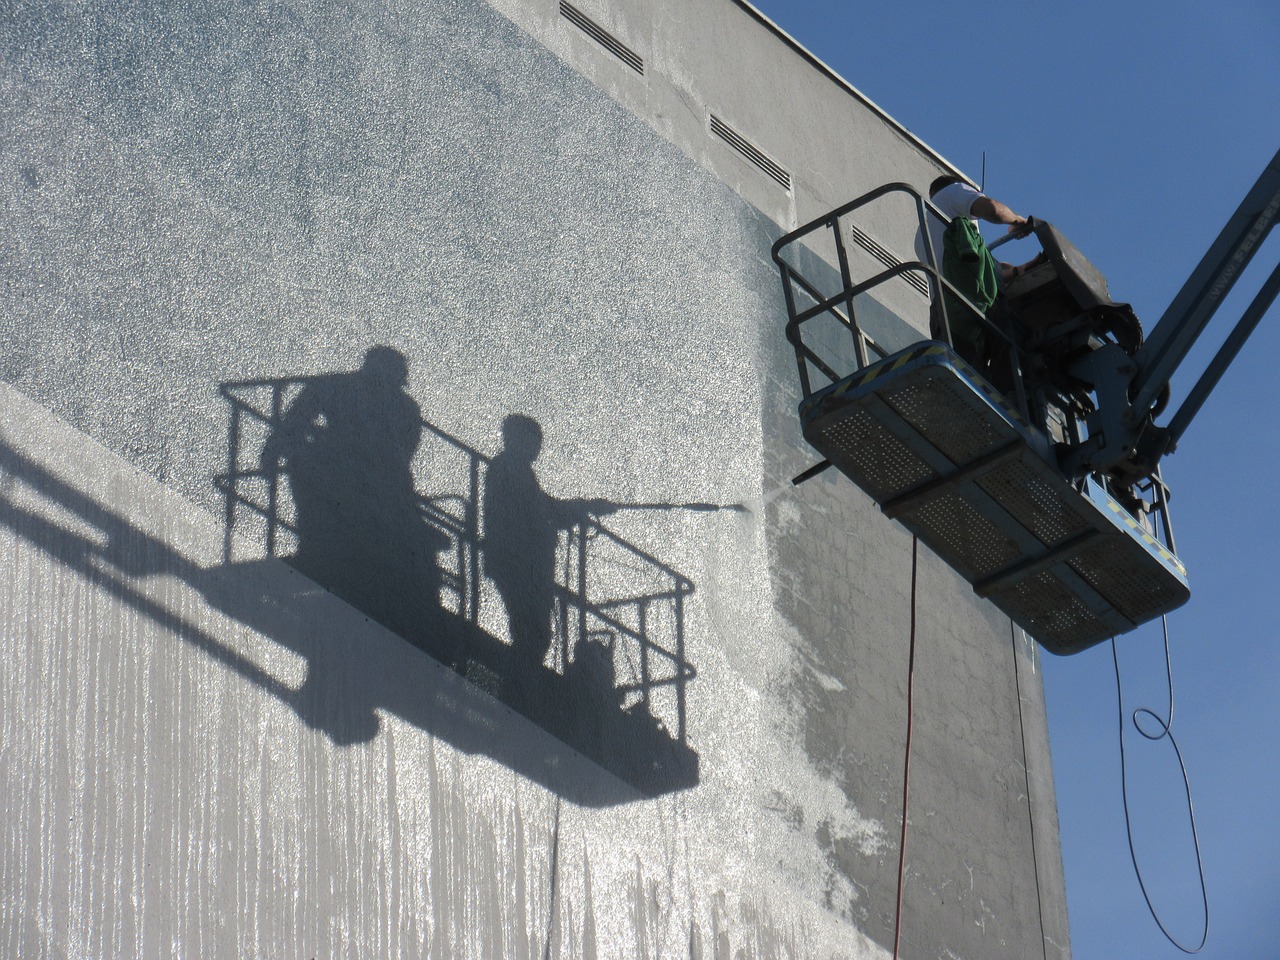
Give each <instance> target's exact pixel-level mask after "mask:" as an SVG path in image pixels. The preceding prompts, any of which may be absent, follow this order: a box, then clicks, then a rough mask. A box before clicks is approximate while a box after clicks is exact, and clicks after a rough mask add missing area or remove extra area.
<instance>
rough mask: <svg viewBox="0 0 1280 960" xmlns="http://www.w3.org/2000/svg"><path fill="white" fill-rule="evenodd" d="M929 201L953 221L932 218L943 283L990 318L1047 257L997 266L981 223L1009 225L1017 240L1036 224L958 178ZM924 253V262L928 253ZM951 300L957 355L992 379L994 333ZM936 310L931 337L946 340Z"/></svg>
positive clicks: (938, 186) (936, 184) (947, 180)
mask: <svg viewBox="0 0 1280 960" xmlns="http://www.w3.org/2000/svg"><path fill="white" fill-rule="evenodd" d="M929 199H930V200H931V201H932V202H933V205H934V206H935V207H937V208H938V209H939V210H940V211H941V212H942V213H943V214H945V215H946V216H947V217H949V218H951V220H950V223H944V222H942V221H941V220H940V219H938V217H937V216H934V215H930V216H929V229H928V238H929V242H930V243H931V245H932V247H933V251H934V256H935V259H934V262H935V263H937V264H938V265H939V266H940V267H941V268H942V275H943V277H945V278H946V280H947V281H948V282H949V283H950V284H952V285H953V286H954V287H955V288H956V289H958V290H959V291H960V292H961V293H963V294H964V295H965V297H966V298H967V299H968V300H969V301H970V302H971V303H973V304H974V305H975V306H977V307H978V308H979V309H980V310H981V311H982V312H983V313H984V314H988V313H989V311H990V310H991V308H992V307H993V305H994V304H995V303H996V301H997V298H998V297H999V294H1000V292H1001V290H1002V289H1003V287H1004V285H1005V284H1007V283H1008V282H1009V281H1010V280H1012V279H1013V278H1014V277H1017V276H1020V275H1021V274H1023V273H1025V272H1026V271H1027V270H1029V269H1030V268H1031V267H1033V266H1035V265H1036V264H1037V263H1039V262H1041V261H1042V260H1043V257H1044V255H1043V254H1040V255H1038V256H1037V257H1036V258H1035V259H1033V260H1031V261H1029V262H1028V263H1025V264H1022V265H1019V266H1013V265H1012V264H1008V263H1000V262H997V261H996V260H995V258H994V257H993V256H992V255H991V252H990V251H989V250H988V249H987V246H986V243H984V242H983V240H982V235H981V234H980V233H979V232H978V227H977V223H976V221H977V220H978V219H982V220H986V221H988V222H989V223H997V224H1007V225H1008V227H1009V232H1010V233H1013V234H1019V233H1026V232H1027V231H1028V230H1029V229H1030V222H1029V221H1028V220H1027V218H1026V217H1024V216H1021V215H1020V214H1017V213H1014V211H1013V210H1012V209H1010V208H1009V207H1008V206H1006V205H1005V204H1003V203H1001V202H1000V201H999V200H994V199H992V198H991V197H988V196H986V195H985V194H983V193H980V192H979V191H977V190H975V189H974V188H973V187H972V186H970V185H969V184H968V183H966V182H965V181H964V180H963V179H962V178H960V177H958V176H954V175H947V176H942V177H938V178H937V179H936V180H934V181H933V183H931V184H930V185H929ZM923 242H924V240H923V238H920V240H919V241H918V243H919V244H923ZM919 253H920V255H921V259H922V260H924V259H925V257H924V255H923V251H919ZM926 262H927V261H926ZM945 300H946V307H947V318H948V320H949V321H950V326H951V342H952V346H953V347H954V348H955V351H956V353H958V354H959V355H960V356H961V357H963V358H964V359H965V360H968V361H969V362H970V363H971V364H973V365H974V366H975V367H977V368H978V369H979V371H980V372H983V373H990V370H991V360H992V359H993V355H994V351H993V347H995V344H993V343H992V342H991V340H992V339H993V338H992V336H991V334H990V331H989V330H988V329H987V327H986V326H985V325H984V324H983V323H982V322H981V321H980V320H979V319H978V317H976V316H975V315H974V314H973V312H972V311H971V310H970V309H968V308H967V307H966V306H964V305H963V304H962V303H961V302H960V301H959V300H957V299H955V297H954V296H952V295H951V294H949V293H948V294H946V296H945ZM936 307H937V304H936V301H935V309H934V310H933V312H932V315H931V317H930V335H931V336H933V337H934V338H935V339H943V338H944V337H945V330H946V328H945V326H944V324H943V320H942V312H941V311H940V310H938V309H936Z"/></svg>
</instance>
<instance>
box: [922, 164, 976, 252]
mask: <svg viewBox="0 0 1280 960" xmlns="http://www.w3.org/2000/svg"><path fill="white" fill-rule="evenodd" d="M982 196H983V194H981V193H979V192H978V191H977V190H975V189H973V187H971V186H969V185H968V184H967V183H952V184H948V185H947V186H945V187H943V188H942V189H941V190H939V191H938V192H937V193H935V194H934V195H933V197H932V201H933V205H934V206H935V207H937V208H938V209H939V210H941V211H942V212H943V213H944V214H946V215H947V216H948V217H950V218H951V219H953V220H954V219H955V218H956V217H968V218H969V219H970V220H976V219H977V218H976V217H974V216H972V214H971V213H970V211H971V210H973V204H974V201H976V200H978V199H979V198H980V197H982ZM928 217H929V220H928V223H929V239H930V240H931V241H933V250H934V253H936V254H937V256H938V260H937V263H938V266H939V268H941V266H942V234H943V231H945V230H946V229H947V225H946V224H945V223H943V222H942V221H941V220H939V219H938V218H937V217H935V216H934V215H933V214H932V212H930V213H929V214H928ZM916 256H917V257H919V258H920V260H921V262H923V263H928V262H929V258H928V257H927V256H925V250H924V240H923V238H921V237H917V238H916Z"/></svg>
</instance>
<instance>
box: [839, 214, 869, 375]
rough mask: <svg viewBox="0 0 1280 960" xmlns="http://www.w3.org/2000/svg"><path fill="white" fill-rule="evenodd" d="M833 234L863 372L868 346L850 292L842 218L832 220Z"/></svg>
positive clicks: (852, 331) (855, 353) (854, 342)
mask: <svg viewBox="0 0 1280 960" xmlns="http://www.w3.org/2000/svg"><path fill="white" fill-rule="evenodd" d="M831 232H832V233H833V234H835V240H836V258H837V259H838V260H839V262H840V283H841V284H843V286H842V287H841V289H842V290H844V291H845V294H846V295H845V298H844V300H845V309H846V310H848V311H849V330H850V332H851V333H852V334H853V350H854V356H856V357H857V359H858V369H859V370H861V369H862V368H863V367H865V366H866V365H867V345H866V344H865V343H863V341H862V328H861V327H859V326H858V317H857V313H856V312H855V310H854V307H853V295H852V294H850V293H849V290H851V289H852V288H853V274H852V273H851V272H850V270H849V251H848V250H846V249H845V245H844V231H842V230H841V229H840V218H839V217H833V218H832V219H831Z"/></svg>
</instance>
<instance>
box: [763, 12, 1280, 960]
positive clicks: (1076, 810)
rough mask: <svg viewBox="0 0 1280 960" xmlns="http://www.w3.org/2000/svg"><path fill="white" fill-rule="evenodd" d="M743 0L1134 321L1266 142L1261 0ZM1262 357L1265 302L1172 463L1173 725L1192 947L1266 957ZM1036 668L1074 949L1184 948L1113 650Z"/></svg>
mask: <svg viewBox="0 0 1280 960" xmlns="http://www.w3.org/2000/svg"><path fill="white" fill-rule="evenodd" d="M754 2H755V5H756V6H757V7H758V8H759V9H760V10H761V11H762V12H763V13H765V14H766V15H767V16H769V17H770V18H771V19H773V20H774V21H775V22H776V23H777V24H778V25H779V26H781V27H782V28H783V29H784V30H786V31H787V32H788V33H790V34H791V35H792V36H793V37H795V38H796V39H797V40H798V41H799V42H801V43H802V44H804V45H805V46H806V47H807V48H808V49H809V50H811V51H812V52H813V53H814V54H815V55H817V56H818V57H819V58H820V59H822V60H823V61H824V62H826V63H827V64H828V65H829V66H831V67H832V68H833V69H834V70H835V71H836V72H837V73H839V74H840V75H841V76H843V77H844V78H845V79H847V80H848V81H849V82H850V83H852V84H853V85H854V86H855V87H857V88H858V89H859V90H861V91H862V92H863V93H864V94H866V95H867V96H868V97H870V98H871V99H872V100H874V101H875V102H876V103H877V104H879V105H880V106H881V107H882V108H884V109H885V110H887V111H888V112H889V113H890V114H891V115H892V116H894V117H895V118H896V119H897V120H898V121H899V122H901V123H902V124H904V125H905V126H906V127H908V128H909V129H910V130H911V131H912V132H913V133H915V134H916V135H917V136H919V137H920V138H921V139H923V140H924V141H925V142H926V143H928V144H929V145H930V146H932V147H933V148H934V149H935V150H937V151H938V152H940V153H941V154H942V155H943V156H944V157H946V158H947V159H948V160H950V161H951V162H952V163H954V164H956V165H957V166H959V167H960V168H961V169H963V170H965V171H966V172H967V173H969V174H970V175H971V176H973V177H974V178H975V179H976V178H977V177H978V176H979V175H980V172H981V168H982V155H983V151H986V155H987V163H986V185H987V190H988V193H990V194H991V195H993V196H995V197H997V198H998V199H1001V200H1003V201H1005V202H1006V203H1008V204H1009V205H1010V206H1011V207H1013V208H1014V209H1015V210H1016V211H1018V212H1019V213H1023V214H1028V215H1034V216H1039V217H1043V218H1044V219H1047V220H1050V221H1052V222H1053V223H1054V224H1056V225H1057V226H1058V227H1059V228H1060V229H1062V230H1063V232H1065V233H1066V235H1067V236H1069V237H1070V238H1071V239H1072V241H1073V242H1074V243H1075V244H1076V245H1077V246H1078V247H1079V248H1080V249H1081V250H1082V251H1084V253H1085V254H1086V255H1087V256H1088V257H1089V258H1090V259H1091V260H1093V262H1094V263H1095V264H1096V265H1097V266H1098V267H1099V268H1100V269H1101V270H1102V272H1103V273H1104V274H1106V276H1107V278H1108V281H1109V283H1110V287H1111V292H1112V295H1113V297H1115V299H1117V300H1122V301H1128V302H1130V303H1132V304H1133V306H1134V308H1135V310H1136V311H1137V313H1138V315H1139V316H1140V317H1141V318H1142V319H1143V321H1144V325H1145V326H1146V328H1147V329H1148V330H1150V328H1151V327H1152V326H1153V325H1154V324H1155V322H1156V320H1158V319H1159V317H1160V315H1161V313H1162V312H1163V311H1164V309H1165V307H1166V306H1167V305H1168V304H1169V301H1170V300H1171V299H1172V298H1173V295H1174V294H1175V293H1176V292H1177V290H1178V289H1179V287H1180V286H1181V285H1182V282H1183V281H1184V280H1185V279H1186V277H1187V275H1188V274H1189V273H1190V272H1191V270H1192V269H1193V268H1194V266H1195V265H1196V263H1197V262H1198V261H1199V259H1200V256H1201V255H1202V254H1203V253H1204V251H1205V249H1206V248H1207V247H1208V245H1209V243H1210V242H1211V241H1212V240H1213V239H1214V237H1216V236H1217V233H1218V231H1219V230H1220V229H1221V228H1222V226H1223V225H1224V224H1225V222H1226V220H1227V218H1228V217H1229V216H1230V214H1231V213H1232V212H1233V211H1234V210H1235V208H1236V205H1237V204H1238V203H1239V202H1240V200H1241V199H1242V198H1243V196H1244V194H1245V192H1246V191H1247V189H1248V188H1249V187H1250V186H1251V185H1252V184H1253V181H1254V179H1255V178H1256V177H1257V176H1258V174H1259V173H1260V172H1261V171H1262V169H1263V167H1264V166H1265V165H1266V163H1267V161H1269V160H1270V159H1271V157H1272V156H1273V155H1274V154H1275V152H1276V150H1277V148H1280V123H1277V119H1280V108H1278V107H1277V100H1278V99H1280V55H1277V52H1276V49H1277V47H1276V45H1277V40H1280V4H1277V3H1275V0H1255V2H1245V0H1225V2H1220V3H1215V4H1209V3H1204V2H1203V0H1201V2H1196V3H1189V2H1178V0H1172V2H1165V3H1161V4H1155V3H1133V2H1124V0H1113V2H1110V3H1099V2H1092V0H1078V2H1073V3H1069V4H1068V3H1059V4H1045V3H1018V4H1013V3H1002V2H997V3H988V4H984V5H982V6H981V7H977V6H974V5H970V4H955V3H949V4H944V3H937V2H911V0H900V2H898V3H895V4H856V5H855V4H852V3H848V2H838V0H754ZM850 199H851V198H850ZM1276 234H1277V235H1278V236H1273V237H1272V239H1271V240H1270V241H1269V242H1268V244H1267V245H1266V247H1265V248H1264V250H1263V251H1262V253H1261V254H1259V256H1258V257H1257V258H1256V260H1255V263H1254V266H1253V268H1252V269H1251V271H1250V272H1249V274H1248V275H1246V277H1245V278H1244V279H1243V280H1242V281H1241V282H1240V284H1239V285H1238V287H1237V290H1238V291H1239V292H1238V293H1237V294H1235V295H1233V298H1232V300H1231V301H1229V302H1228V304H1227V305H1226V306H1225V307H1224V309H1223V310H1222V311H1221V312H1220V314H1219V316H1218V317H1217V319H1216V323H1215V325H1214V327H1211V328H1210V330H1209V331H1208V332H1207V333H1206V335H1205V337H1204V338H1202V339H1203V341H1204V343H1203V344H1202V345H1201V346H1200V347H1199V348H1198V349H1197V351H1195V352H1193V354H1192V356H1191V358H1189V359H1188V361H1187V362H1186V363H1185V364H1184V365H1183V369H1182V370H1181V371H1180V372H1179V375H1178V377H1177V378H1175V380H1174V397H1173V402H1172V404H1171V407H1170V409H1171V410H1172V409H1176V404H1177V403H1178V398H1179V396H1180V395H1181V394H1182V393H1184V392H1185V390H1186V389H1187V387H1188V386H1189V385H1190V382H1191V381H1192V378H1193V376H1194V374H1195V373H1196V372H1198V371H1199V369H1200V368H1201V367H1202V366H1203V364H1204V362H1205V361H1206V360H1207V357H1208V355H1209V353H1210V352H1211V350H1212V348H1213V347H1214V346H1216V343H1217V341H1218V340H1219V339H1221V337H1222V336H1223V335H1225V330H1226V328H1227V327H1229V326H1230V322H1231V321H1234V319H1235V318H1236V317H1238V316H1239V314H1240V311H1241V310H1242V309H1243V307H1244V304H1245V303H1247V301H1248V299H1249V298H1250V297H1251V295H1252V293H1253V292H1254V291H1255V290H1256V289H1257V287H1258V286H1259V285H1260V283H1261V280H1262V278H1263V277H1264V276H1265V275H1266V273H1267V272H1268V271H1269V270H1270V269H1271V267H1272V266H1274V264H1275V263H1276V262H1277V260H1278V259H1280V230H1277V231H1276ZM1215 328H1217V329H1216V330H1215ZM1278 357H1280V304H1278V305H1276V306H1275V307H1273V308H1272V310H1271V313H1270V315H1269V316H1268V317H1267V318H1266V319H1265V320H1264V321H1263V323H1262V326H1261V327H1260V329H1259V330H1258V331H1257V332H1256V333H1255V334H1254V336H1253V338H1252V340H1251V341H1250V342H1249V345H1248V347H1247V348H1246V351H1245V353H1244V355H1242V356H1241V357H1240V358H1239V359H1238V360H1237V361H1236V363H1235V364H1234V365H1233V366H1232V368H1231V370H1230V371H1229V372H1228V373H1227V376H1226V377H1225V378H1224V380H1223V382H1222V384H1221V385H1220V386H1219V387H1218V389H1217V390H1216V391H1215V393H1214V394H1213V396H1212V397H1211V398H1210V400H1209V402H1208V403H1207V404H1206V406H1205V408H1204V409H1203V410H1202V411H1201V413H1200V415H1199V416H1198V418H1197V419H1196V421H1195V422H1194V423H1193V424H1192V426H1191V427H1190V429H1189V430H1188V432H1187V434H1186V436H1185V437H1184V438H1183V441H1182V444H1181V446H1180V448H1179V450H1178V451H1177V452H1176V453H1175V454H1174V455H1173V456H1172V457H1171V458H1169V459H1168V460H1167V461H1166V466H1165V477H1166V480H1167V481H1168V483H1169V485H1170V487H1171V489H1172V491H1173V515H1174V531H1175V533H1176V535H1177V546H1178V552H1179V554H1180V556H1181V557H1182V559H1183V561H1184V562H1185V563H1186V565H1187V567H1188V569H1189V576H1190V580H1191V587H1192V597H1191V601H1190V603H1189V604H1188V605H1187V606H1186V607H1184V608H1183V609H1181V610H1179V611H1177V612H1176V613H1174V614H1173V615H1172V616H1171V617H1170V618H1169V630H1170V635H1171V640H1172V651H1173V652H1172V656H1173V669H1174V681H1175V684H1176V697H1177V708H1176V714H1175V720H1174V726H1173V729H1174V733H1175V735H1176V737H1177V739H1178V743H1179V746H1180V747H1181V749H1182V752H1183V755H1184V757H1185V759H1186V761H1187V766H1188V768H1189V774H1190V778H1191V786H1192V791H1193V796H1194V800H1195V809H1196V817H1197V823H1198V826H1199V833H1200V843H1201V847H1202V851H1203V855H1204V868H1205V875H1206V880H1207V883H1208V892H1209V907H1210V930H1209V940H1208V944H1207V946H1206V947H1205V949H1204V951H1203V952H1202V954H1201V956H1203V957H1206V958H1231V960H1242V958H1254V957H1257V958H1267V957H1274V956H1277V955H1278V954H1280V946H1277V945H1278V944H1280V748H1278V747H1277V740H1278V738H1280V698H1278V697H1277V696H1276V693H1275V691H1276V688H1277V686H1278V685H1280V644H1277V643H1276V642H1275V639H1276V634H1277V632H1278V631H1277V629H1276V625H1277V618H1276V613H1275V605H1274V599H1275V596H1276V594H1277V593H1280V580H1278V578H1277V575H1276V570H1277V557H1276V555H1275V546H1274V543H1275V540H1276V537H1275V534H1276V532H1277V531H1278V530H1280V507H1278V506H1277V502H1276V494H1277V492H1278V491H1277V487H1278V486H1280V482H1278V481H1277V474H1278V472H1280V453H1277V444H1276V441H1275V432H1276V430H1275V424H1276V421H1277V419H1278V418H1280V368H1277V366H1276V364H1275V362H1274V361H1275V360H1276V358H1278ZM1119 650H1120V658H1121V667H1122V671H1123V676H1124V684H1125V699H1126V710H1127V711H1131V710H1132V709H1133V708H1134V707H1137V706H1143V705H1147V706H1150V707H1152V708H1153V709H1155V710H1156V711H1157V712H1159V713H1164V712H1165V711H1166V710H1167V700H1168V696H1167V692H1166V690H1165V678H1164V665H1163V648H1162V645H1161V635H1160V630H1159V624H1158V623H1157V624H1154V625H1148V626H1147V627H1145V628H1142V629H1140V630H1138V631H1135V632H1134V633H1132V634H1129V635H1126V636H1124V637H1122V638H1121V639H1120V641H1119ZM1043 663H1044V678H1045V688H1046V691H1047V695H1048V700H1049V723H1050V735H1051V738H1052V744H1053V756H1054V772H1055V777H1056V781H1057V790H1058V807H1059V818H1060V821H1061V831H1062V847H1063V859H1064V862H1065V868H1066V876H1067V898H1068V905H1069V911H1070V919H1071V935H1072V945H1073V953H1074V956H1075V958H1076V960H1117V958H1125V960H1147V958H1165V957H1177V956H1181V954H1180V953H1179V952H1178V951H1177V950H1176V949H1175V948H1174V947H1173V946H1171V945H1170V944H1169V943H1168V942H1167V941H1166V940H1165V939H1164V937H1163V936H1162V935H1161V933H1160V931H1159V929H1158V928H1157V927H1156V925H1155V923H1154V922H1153V921H1152V919H1151V917H1150V915H1149V914H1148V912H1147V908H1146V905H1145V904H1144V902H1143V899H1142V894H1141V891H1140V890H1139V887H1138V883H1137V881H1136V879H1135V878H1134V873H1133V868H1132V866H1131V864H1130V861H1129V853H1128V847H1127V844H1126V840H1125V834H1124V820H1123V812H1122V808H1121V801H1120V778H1119V757H1118V751H1117V714H1116V699H1115V697H1116V693H1115V679H1114V674H1113V669H1112V662H1111V653H1110V648H1109V646H1107V645H1103V646H1100V647H1096V648H1094V649H1092V650H1089V651H1086V652H1085V653H1082V654H1078V655H1076V656H1074V657H1070V658H1054V657H1052V656H1049V655H1046V656H1045V658H1044V660H1043ZM1126 748H1127V750H1128V754H1129V759H1130V784H1131V794H1130V804H1131V809H1132V810H1133V813H1134V820H1135V842H1136V843H1137V845H1138V850H1139V856H1140V857H1141V859H1142V864H1143V868H1144V875H1145V876H1146V879H1147V884H1148V889H1149V891H1150V892H1151V894H1152V897H1153V900H1154V901H1155V903H1156V906H1157V908H1158V909H1159V910H1160V911H1161V915H1162V918H1164V920H1165V922H1166V925H1167V926H1168V927H1169V928H1170V931H1171V932H1172V933H1173V934H1174V935H1175V936H1177V937H1179V938H1180V939H1182V940H1184V941H1186V942H1189V943H1190V944H1192V945H1194V944H1195V943H1196V942H1197V941H1198V940H1199V936H1200V928H1201V924H1202V922H1203V919H1202V912H1201V906H1200V892H1199V885H1198V881H1197V876H1196V864H1195V858H1194V852H1193V849H1192V846H1191V837H1190V833H1189V830H1188V827H1187V816H1186V805H1185V799H1184V794H1183V790H1182V782H1181V776H1180V773H1179V770H1178V767H1177V763H1176V759H1175V757H1174V755H1173V751H1172V750H1171V749H1170V748H1169V745H1168V743H1167V741H1166V742H1162V743H1148V742H1146V741H1144V740H1142V739H1141V738H1140V737H1138V736H1137V735H1136V734H1134V733H1133V732H1132V729H1130V732H1129V734H1128V735H1127V736H1126ZM907 896H908V897H909V896H910V891H909V890H908V891H907Z"/></svg>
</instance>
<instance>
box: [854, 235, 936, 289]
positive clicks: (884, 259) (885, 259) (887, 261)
mask: <svg viewBox="0 0 1280 960" xmlns="http://www.w3.org/2000/svg"><path fill="white" fill-rule="evenodd" d="M849 236H851V237H852V238H853V242H854V243H856V244H857V245H858V246H860V247H861V248H862V249H863V250H865V251H867V253H869V254H871V256H873V257H875V258H876V259H877V260H879V261H880V262H881V263H883V264H884V265H885V266H886V267H896V266H897V265H898V264H900V263H901V262H902V261H901V260H899V259H898V258H897V257H895V256H894V255H893V254H892V253H890V252H889V251H888V250H886V249H885V248H884V247H883V246H881V244H880V243H879V242H877V241H876V239H875V238H874V237H872V236H871V235H870V234H869V233H863V232H862V231H861V230H859V229H858V226H857V224H853V223H851V224H849ZM900 276H901V277H902V279H903V280H905V281H907V283H909V284H911V286H913V287H915V288H916V291H917V292H918V293H920V294H921V295H923V296H926V297H927V296H929V282H928V281H927V280H925V278H924V277H922V276H921V275H920V274H918V273H904V274H901V275H900Z"/></svg>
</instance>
